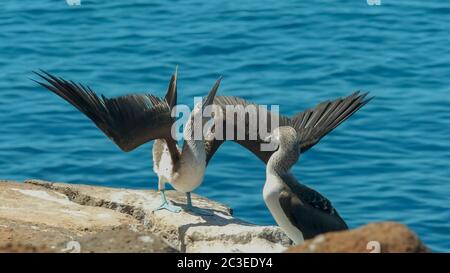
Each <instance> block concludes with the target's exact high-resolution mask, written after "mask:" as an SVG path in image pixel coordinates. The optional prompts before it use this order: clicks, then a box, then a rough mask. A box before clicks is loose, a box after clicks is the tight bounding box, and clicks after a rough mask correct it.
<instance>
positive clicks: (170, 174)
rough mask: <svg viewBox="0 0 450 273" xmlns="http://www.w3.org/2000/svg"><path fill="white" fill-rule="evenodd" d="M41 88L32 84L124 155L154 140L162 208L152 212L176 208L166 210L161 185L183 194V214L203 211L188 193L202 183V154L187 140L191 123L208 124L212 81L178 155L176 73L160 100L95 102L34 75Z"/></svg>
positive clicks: (59, 81)
mask: <svg viewBox="0 0 450 273" xmlns="http://www.w3.org/2000/svg"><path fill="white" fill-rule="evenodd" d="M35 73H36V74H37V75H38V76H39V77H41V78H42V79H44V80H45V81H46V82H40V81H36V82H37V83H38V84H40V85H42V86H43V87H45V88H47V89H48V90H50V91H52V92H53V93H55V94H56V95H58V96H60V97H61V98H63V99H65V100H66V101H68V102H69V103H70V104H72V105H73V106H75V107H76V108H77V109H78V110H79V111H80V112H82V113H83V114H85V115H86V116H87V117H88V118H90V119H91V120H92V121H93V122H94V123H95V125H96V126H97V127H98V128H99V129H100V130H101V131H103V133H105V135H106V136H107V137H109V138H110V139H111V140H112V141H113V142H114V143H115V144H116V145H117V146H118V147H119V148H120V149H121V150H123V151H124V152H128V151H132V150H134V149H135V148H137V147H139V146H140V145H142V144H144V143H147V142H149V141H151V140H156V142H155V143H154V145H153V162H154V171H155V172H156V174H157V175H158V180H159V183H158V188H159V190H160V191H161V199H162V204H161V205H160V206H159V207H158V208H156V210H157V209H167V210H170V211H173V212H179V211H180V210H181V208H180V207H177V206H174V205H172V204H170V203H169V202H168V201H167V199H166V196H165V191H164V189H165V188H164V184H165V183H166V182H168V183H170V184H171V185H172V186H173V187H174V188H175V190H177V191H181V192H184V193H186V195H187V209H188V210H191V211H193V212H196V213H200V214H206V215H208V214H210V213H209V212H207V211H204V210H201V209H198V208H194V207H193V206H192V201H191V195H190V193H191V192H192V191H193V190H195V189H196V188H197V187H198V186H200V184H201V183H202V181H203V178H204V173H205V172H204V171H205V168H206V154H205V148H204V142H203V139H200V140H195V139H194V137H193V127H194V126H197V125H194V117H195V116H197V115H201V119H200V120H201V121H202V124H204V123H205V122H207V121H208V119H207V118H204V117H203V115H202V113H203V109H204V108H205V107H206V106H209V105H211V104H212V103H213V100H214V97H215V95H216V92H217V90H218V88H219V85H220V80H221V79H218V80H217V81H216V83H215V84H214V86H213V87H212V89H211V91H210V92H209V94H208V96H207V97H206V99H204V101H203V102H201V103H198V104H197V105H195V107H194V109H193V111H192V112H191V115H190V117H189V119H188V122H187V124H186V126H185V128H184V132H183V136H184V144H183V147H182V148H181V149H180V147H178V145H177V142H176V140H175V139H174V138H173V136H172V134H171V128H172V125H173V123H174V122H175V118H174V117H173V116H172V115H171V112H172V110H173V108H174V107H175V106H176V103H177V73H176V72H175V73H174V75H173V76H172V77H171V80H170V84H169V87H168V90H167V94H166V96H165V98H164V99H162V98H158V97H156V96H154V95H152V94H130V95H124V96H119V97H116V98H111V99H110V98H106V97H105V96H103V95H101V96H98V95H97V94H96V93H95V92H94V91H93V90H92V89H91V88H89V87H88V86H84V85H82V84H79V83H75V82H73V81H67V80H64V79H63V78H60V77H56V76H53V75H51V74H50V73H48V72H45V71H41V72H40V73H39V72H35Z"/></svg>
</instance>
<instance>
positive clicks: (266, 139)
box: [262, 134, 272, 144]
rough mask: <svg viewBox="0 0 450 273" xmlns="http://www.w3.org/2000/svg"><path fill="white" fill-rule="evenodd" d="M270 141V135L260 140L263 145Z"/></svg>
mask: <svg viewBox="0 0 450 273" xmlns="http://www.w3.org/2000/svg"><path fill="white" fill-rule="evenodd" d="M271 141H272V135H271V134H270V135H268V136H266V137H265V138H264V139H263V140H262V142H263V143H266V144H268V143H270V142H271Z"/></svg>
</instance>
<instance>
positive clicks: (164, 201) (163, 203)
mask: <svg viewBox="0 0 450 273" xmlns="http://www.w3.org/2000/svg"><path fill="white" fill-rule="evenodd" d="M161 209H166V210H168V211H170V212H174V213H178V212H180V211H181V207H178V206H174V205H172V204H171V203H170V202H169V201H167V199H166V193H165V191H164V190H161V205H159V207H157V208H156V209H154V210H153V211H157V210H161Z"/></svg>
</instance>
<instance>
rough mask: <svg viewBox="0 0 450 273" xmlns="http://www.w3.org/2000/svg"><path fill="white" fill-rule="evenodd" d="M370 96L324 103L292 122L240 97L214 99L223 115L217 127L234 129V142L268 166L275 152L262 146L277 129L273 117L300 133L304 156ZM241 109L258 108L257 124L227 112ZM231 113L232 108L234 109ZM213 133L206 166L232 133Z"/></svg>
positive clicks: (213, 128) (356, 94) (355, 95)
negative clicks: (261, 128)
mask: <svg viewBox="0 0 450 273" xmlns="http://www.w3.org/2000/svg"><path fill="white" fill-rule="evenodd" d="M367 94H368V93H363V94H360V92H355V93H353V94H351V95H349V96H347V97H344V98H338V99H335V100H333V101H324V102H321V103H320V104H318V105H317V106H316V107H314V108H311V109H307V110H305V111H304V112H301V113H298V114H297V115H295V116H293V117H292V118H288V117H286V116H283V115H278V113H274V112H270V111H267V108H266V107H262V106H260V105H257V104H255V103H251V102H248V101H246V100H244V99H242V98H239V97H231V96H217V97H216V98H215V99H214V105H215V107H218V109H219V110H220V111H219V112H220V115H215V117H214V118H215V124H218V122H222V128H227V127H228V128H227V130H228V129H229V127H231V129H233V130H234V136H235V138H234V139H232V140H233V141H234V142H236V143H238V144H240V145H242V146H243V147H244V148H246V149H248V150H249V151H251V152H252V153H253V154H255V155H256V156H257V157H258V158H259V159H261V160H262V161H263V162H264V163H266V164H267V162H268V161H269V158H270V157H271V156H272V154H273V153H274V151H273V150H267V151H266V150H262V149H261V144H262V143H264V139H265V138H266V137H267V134H268V133H270V132H272V131H273V129H275V127H274V125H273V124H272V123H271V120H272V118H273V116H274V115H276V116H275V118H277V119H278V121H279V122H278V126H291V127H293V128H294V129H295V130H296V131H297V134H298V136H299V137H300V139H301V143H300V144H299V149H300V152H301V153H304V152H306V151H307V150H309V149H310V148H311V147H312V146H314V145H315V144H317V143H318V142H319V141H320V140H321V139H322V138H323V137H324V136H325V135H327V134H328V133H330V132H331V131H332V130H333V129H335V128H336V127H337V126H339V125H340V124H341V123H342V122H344V121H345V120H347V119H348V118H349V117H351V116H352V115H353V114H354V113H355V112H356V111H358V110H359V109H360V108H361V107H363V106H364V105H365V104H367V103H368V102H369V101H370V100H371V98H369V99H366V97H367ZM238 105H239V106H242V107H244V108H246V107H248V106H255V107H256V111H255V113H256V115H257V118H256V119H257V122H256V124H250V122H249V121H248V119H247V118H246V116H242V115H241V116H239V115H238V114H236V113H232V114H230V115H229V114H227V111H228V110H229V108H228V106H238ZM230 109H233V108H232V107H231V108H230ZM242 118H245V119H246V120H245V123H244V126H243V128H242V127H239V119H242ZM261 121H263V122H266V124H265V127H266V130H265V132H267V134H266V135H264V134H262V133H264V130H260V126H261V125H262V124H263V123H262V122H261ZM230 124H231V125H230ZM214 130H215V126H212V127H211V130H210V132H209V135H210V136H209V137H208V139H207V140H206V141H205V149H206V161H207V163H209V162H210V160H211V159H212V157H213V155H214V154H215V153H216V151H217V150H218V149H219V147H220V146H221V145H222V144H223V143H224V142H225V141H226V140H227V135H226V134H227V133H229V132H227V131H226V130H223V135H222V136H219V135H218V133H217V132H215V131H214ZM238 130H244V132H241V134H242V133H243V134H244V136H245V137H244V139H238V138H236V136H237V135H238ZM251 130H256V132H251ZM251 133H256V138H255V139H252V138H251V137H250V135H251ZM232 135H233V134H232Z"/></svg>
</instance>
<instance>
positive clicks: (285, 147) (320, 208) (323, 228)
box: [263, 126, 348, 244]
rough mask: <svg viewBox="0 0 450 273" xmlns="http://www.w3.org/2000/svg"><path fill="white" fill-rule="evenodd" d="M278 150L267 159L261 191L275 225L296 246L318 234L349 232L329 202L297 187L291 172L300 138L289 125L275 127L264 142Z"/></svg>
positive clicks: (297, 155)
mask: <svg viewBox="0 0 450 273" xmlns="http://www.w3.org/2000/svg"><path fill="white" fill-rule="evenodd" d="M269 139H270V140H272V141H274V142H275V144H277V145H278V149H277V150H276V151H275V152H274V153H273V154H272V155H271V156H270V158H269V161H268V162H267V167H266V182H265V184H264V189H263V197H264V202H265V203H266V205H267V208H268V209H269V211H270V213H271V214H272V216H273V218H274V219H275V222H277V224H278V225H279V226H280V227H281V229H283V231H284V232H285V233H286V234H287V236H288V237H289V238H291V239H292V241H293V242H294V243H295V244H300V243H302V242H303V241H304V240H305V239H310V238H313V237H314V236H316V235H318V234H322V233H325V232H329V231H337V230H345V229H348V227H347V224H346V223H345V221H344V220H343V219H342V218H341V217H340V216H339V214H338V212H337V211H336V209H335V208H334V207H333V206H332V205H331V202H330V201H329V200H328V199H327V198H325V197H323V196H322V195H321V194H320V193H318V192H317V191H315V190H313V189H311V188H309V187H307V186H305V185H303V184H300V183H299V182H298V181H297V179H296V178H295V177H294V175H293V174H292V173H291V172H290V169H291V167H292V166H293V165H294V164H295V163H296V162H297V160H298V158H299V156H300V151H301V150H300V147H299V146H300V145H301V139H300V138H298V137H297V131H296V130H295V129H294V128H292V127H290V126H281V127H278V128H275V129H274V130H273V132H272V134H271V135H269V136H268V137H267V138H266V141H268V140H269Z"/></svg>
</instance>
